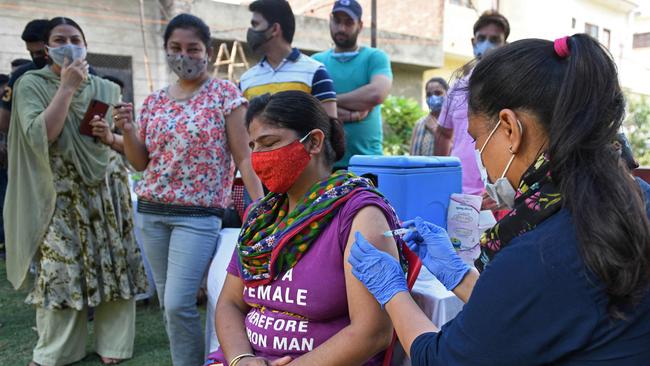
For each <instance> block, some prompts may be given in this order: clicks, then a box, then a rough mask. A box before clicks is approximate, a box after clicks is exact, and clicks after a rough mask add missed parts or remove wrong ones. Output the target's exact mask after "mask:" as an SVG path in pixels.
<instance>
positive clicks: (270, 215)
mask: <svg viewBox="0 0 650 366" xmlns="http://www.w3.org/2000/svg"><path fill="white" fill-rule="evenodd" d="M246 121H247V123H248V124H249V132H250V135H251V140H252V143H251V146H252V149H253V153H252V161H253V167H254V168H255V171H256V172H257V174H258V175H259V176H260V179H261V180H262V182H263V183H264V185H265V186H266V187H268V188H269V190H270V191H271V192H272V193H269V194H268V195H267V196H266V197H264V198H263V199H262V200H260V201H259V202H257V203H255V204H254V205H253V206H252V207H251V208H250V209H249V212H248V214H247V217H246V219H245V223H244V227H243V228H242V233H241V234H240V237H239V243H238V245H237V248H236V249H235V252H234V253H233V257H232V260H231V262H230V265H229V266H228V276H227V278H226V281H225V284H224V286H223V289H222V291H221V296H220V297H219V301H218V304H217V318H216V328H217V335H218V337H219V342H220V344H221V347H222V350H219V351H218V352H215V353H214V354H212V355H211V360H212V362H213V363H212V364H215V365H218V364H220V363H223V362H226V361H227V363H228V364H229V365H230V366H235V365H237V366H244V365H248V366H250V365H267V364H268V363H269V362H270V364H271V365H283V364H286V363H287V362H289V361H291V365H296V366H297V365H322V366H327V365H362V364H363V365H378V364H381V361H382V357H383V354H381V353H380V352H381V351H383V350H384V349H385V348H386V347H387V346H388V344H389V342H390V339H391V327H390V322H389V320H388V317H387V316H386V314H385V313H384V312H383V311H382V310H381V308H380V307H379V305H378V304H377V302H376V301H375V300H374V299H373V297H372V295H371V294H370V293H369V292H368V291H367V290H366V289H365V288H364V287H363V285H362V284H361V283H360V282H359V281H357V280H356V279H355V278H354V276H352V273H351V272H350V266H349V265H348V264H347V262H346V259H347V257H348V255H349V248H350V246H351V243H352V242H353V241H354V236H353V233H354V232H357V231H358V232H362V233H363V234H364V235H368V236H370V237H372V238H373V239H371V240H373V242H374V243H376V245H377V247H378V248H379V249H380V250H383V251H386V252H387V253H389V254H387V255H388V256H390V257H391V258H397V256H398V247H397V245H396V243H395V241H394V240H393V238H386V237H383V236H382V233H383V232H385V231H387V230H389V229H392V228H397V227H398V221H397V217H396V216H395V213H394V212H393V209H392V208H391V207H390V206H389V205H388V203H387V202H386V201H385V200H384V199H383V198H382V196H381V195H379V193H378V192H377V191H376V190H375V189H374V187H373V186H372V185H371V183H370V182H369V181H368V180H367V179H365V178H360V177H357V176H355V175H354V174H352V173H349V172H347V171H338V172H335V173H331V171H332V165H333V164H334V162H335V161H337V160H339V159H340V157H341V156H343V154H344V150H345V140H344V137H343V127H342V126H341V124H340V122H338V121H337V120H330V118H329V117H328V115H327V113H326V111H325V109H324V108H323V106H322V105H321V103H320V102H319V101H318V100H317V99H316V98H314V97H312V96H311V95H309V94H306V93H304V92H299V91H286V92H280V93H277V94H274V95H273V96H269V95H264V96H260V97H258V98H255V99H253V100H252V101H251V105H250V109H249V111H248V114H247V117H246ZM402 275H404V272H402ZM222 351H223V352H222ZM224 354H225V355H224Z"/></svg>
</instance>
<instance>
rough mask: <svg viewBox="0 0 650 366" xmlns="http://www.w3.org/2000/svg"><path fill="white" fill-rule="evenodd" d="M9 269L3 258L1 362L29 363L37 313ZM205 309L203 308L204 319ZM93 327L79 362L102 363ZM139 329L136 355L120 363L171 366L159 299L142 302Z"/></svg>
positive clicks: (0, 267)
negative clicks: (14, 284) (11, 279)
mask: <svg viewBox="0 0 650 366" xmlns="http://www.w3.org/2000/svg"><path fill="white" fill-rule="evenodd" d="M5 268H6V266H5V261H4V260H0V365H2V366H21V365H27V364H28V363H29V361H30V360H31V356H32V349H33V347H34V346H35V345H36V340H37V338H38V337H37V334H36V331H35V330H34V329H32V328H33V327H35V326H36V322H35V312H34V309H33V307H31V306H30V305H27V304H25V303H24V300H25V297H26V296H27V291H24V290H23V291H15V290H14V289H13V288H12V286H11V284H10V283H9V281H7V274H6V270H5ZM204 310H205V309H204V308H202V309H201V315H202V318H203V319H205V311H204ZM203 322H204V320H203ZM89 329H90V334H89V339H88V349H87V350H86V351H87V354H88V356H86V358H84V359H83V360H82V361H81V362H79V363H76V364H75V365H100V364H101V363H100V361H99V357H98V356H97V355H96V354H95V351H94V350H93V347H94V336H93V332H92V322H91V323H89ZM135 331H136V336H135V346H134V352H133V358H132V359H130V360H128V361H125V362H122V363H121V364H120V365H138V366H140V365H142V366H147V365H156V366H159V365H171V356H170V353H169V343H168V340H167V335H166V334H165V328H164V325H163V320H162V313H161V311H160V309H159V307H158V305H157V302H155V303H152V304H150V305H144V304H140V303H138V306H137V315H136V325H135Z"/></svg>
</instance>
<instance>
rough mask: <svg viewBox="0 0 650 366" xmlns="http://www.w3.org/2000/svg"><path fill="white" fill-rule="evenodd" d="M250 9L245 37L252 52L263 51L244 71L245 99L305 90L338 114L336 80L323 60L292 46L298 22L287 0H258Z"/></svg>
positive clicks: (327, 109)
mask: <svg viewBox="0 0 650 366" xmlns="http://www.w3.org/2000/svg"><path fill="white" fill-rule="evenodd" d="M248 9H249V10H250V11H251V12H252V13H253V15H252V18H251V27H250V28H249V29H248V33H247V36H246V39H247V41H248V45H249V46H250V48H251V49H252V50H253V52H255V53H257V54H259V55H263V57H262V59H261V60H260V62H259V63H258V64H257V65H255V66H253V67H252V68H251V69H250V70H248V71H246V72H245V73H244V75H242V77H241V80H240V82H239V86H240V88H241V90H242V93H244V96H245V97H246V99H248V100H251V99H252V98H254V97H256V96H258V95H262V94H266V93H271V94H274V93H277V92H280V91H285V90H302V91H304V92H306V93H310V94H311V95H313V96H314V97H316V98H317V99H318V100H320V101H321V103H323V107H325V110H326V111H327V114H329V115H330V116H332V117H336V115H337V114H336V92H335V91H334V83H333V82H332V78H330V76H329V74H328V72H327V70H326V69H325V67H324V66H323V64H321V63H320V62H318V61H316V60H314V59H312V58H311V57H309V56H306V55H303V54H302V53H301V52H300V51H299V50H298V49H297V48H292V47H291V42H292V41H293V35H294V33H295V28H296V22H295V18H294V15H293V11H292V10H291V6H290V5H289V3H288V2H287V1H285V0H257V1H254V2H253V3H251V4H250V6H249V7H248Z"/></svg>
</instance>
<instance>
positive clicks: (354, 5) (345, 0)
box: [332, 0, 363, 21]
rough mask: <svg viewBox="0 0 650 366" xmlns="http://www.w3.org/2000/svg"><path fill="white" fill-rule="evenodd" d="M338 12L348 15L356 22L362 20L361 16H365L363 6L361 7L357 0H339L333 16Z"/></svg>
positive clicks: (333, 10) (335, 5) (335, 4)
mask: <svg viewBox="0 0 650 366" xmlns="http://www.w3.org/2000/svg"><path fill="white" fill-rule="evenodd" d="M337 11H342V12H344V13H346V14H347V15H349V16H350V17H352V19H354V20H356V21H359V20H361V15H362V14H363V10H362V9H361V5H359V3H358V2H357V1H356V0H338V1H337V2H335V3H334V8H333V9H332V14H334V13H336V12H337Z"/></svg>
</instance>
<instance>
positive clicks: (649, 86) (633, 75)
mask: <svg viewBox="0 0 650 366" xmlns="http://www.w3.org/2000/svg"><path fill="white" fill-rule="evenodd" d="M644 11H647V12H646V13H640V14H637V16H636V17H635V19H634V25H633V32H634V33H635V34H636V33H649V32H650V6H648V8H647V10H646V9H644ZM623 62H624V73H625V75H624V76H625V77H626V81H627V86H628V87H629V89H630V90H631V91H632V92H633V93H635V94H641V95H645V96H647V97H649V96H650V47H643V48H633V49H632V51H631V52H630V53H629V54H627V55H625V56H624V59H623Z"/></svg>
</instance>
